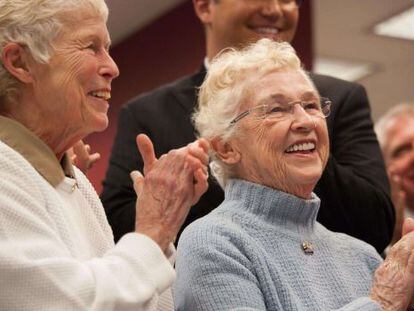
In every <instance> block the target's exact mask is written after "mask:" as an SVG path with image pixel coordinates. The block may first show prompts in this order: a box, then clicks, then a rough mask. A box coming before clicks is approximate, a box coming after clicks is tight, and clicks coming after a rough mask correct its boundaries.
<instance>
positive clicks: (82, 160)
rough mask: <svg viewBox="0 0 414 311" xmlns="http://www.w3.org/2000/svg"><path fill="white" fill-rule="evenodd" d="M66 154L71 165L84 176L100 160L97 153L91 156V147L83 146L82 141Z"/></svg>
mask: <svg viewBox="0 0 414 311" xmlns="http://www.w3.org/2000/svg"><path fill="white" fill-rule="evenodd" d="M67 152H68V155H69V157H70V160H71V161H72V163H73V165H75V166H76V167H77V168H78V169H80V170H81V171H82V172H83V173H84V174H85V175H86V174H87V172H88V171H89V170H90V169H91V168H92V166H93V165H94V164H95V163H96V162H97V161H98V160H99V159H100V158H101V155H100V154H99V153H92V154H91V146H89V145H87V144H85V143H84V142H83V141H82V140H80V141H78V142H77V143H76V144H75V145H73V147H72V148H70V149H69V150H68V151H67Z"/></svg>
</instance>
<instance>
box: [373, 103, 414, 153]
mask: <svg viewBox="0 0 414 311" xmlns="http://www.w3.org/2000/svg"><path fill="white" fill-rule="evenodd" d="M407 115H412V116H414V103H401V104H398V105H396V106H394V107H392V108H391V109H390V110H388V111H387V112H386V113H385V114H384V115H383V116H382V117H381V118H380V119H379V120H378V121H377V122H376V123H375V127H374V129H375V132H376V133H377V138H378V142H379V144H380V146H381V148H382V149H384V148H385V147H386V146H387V144H388V141H387V135H388V130H389V127H390V125H391V124H392V123H393V121H394V120H395V119H398V118H400V117H403V116H407Z"/></svg>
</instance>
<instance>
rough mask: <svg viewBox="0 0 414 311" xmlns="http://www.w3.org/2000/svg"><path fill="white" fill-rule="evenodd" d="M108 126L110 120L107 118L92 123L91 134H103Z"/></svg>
mask: <svg viewBox="0 0 414 311" xmlns="http://www.w3.org/2000/svg"><path fill="white" fill-rule="evenodd" d="M108 125H109V120H108V117H107V116H105V117H102V118H99V119H96V120H94V121H93V122H92V125H91V126H90V128H91V133H94V132H102V131H104V130H106V128H107V127H108Z"/></svg>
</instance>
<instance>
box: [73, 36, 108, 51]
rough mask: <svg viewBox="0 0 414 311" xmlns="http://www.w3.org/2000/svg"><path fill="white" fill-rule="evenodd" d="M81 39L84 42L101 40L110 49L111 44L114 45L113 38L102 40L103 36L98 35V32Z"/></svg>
mask: <svg viewBox="0 0 414 311" xmlns="http://www.w3.org/2000/svg"><path fill="white" fill-rule="evenodd" d="M80 40H81V41H83V42H85V41H90V40H92V41H94V42H95V41H100V42H103V45H104V46H105V48H107V49H109V48H110V47H111V45H112V41H111V39H108V40H107V39H104V40H103V41H102V40H101V38H100V37H99V36H98V35H96V34H88V35H85V36H84V37H83V38H81V39H80Z"/></svg>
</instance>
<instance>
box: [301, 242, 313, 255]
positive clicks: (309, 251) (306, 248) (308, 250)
mask: <svg viewBox="0 0 414 311" xmlns="http://www.w3.org/2000/svg"><path fill="white" fill-rule="evenodd" d="M302 250H303V252H304V253H305V254H306V255H313V245H312V243H310V242H302Z"/></svg>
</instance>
